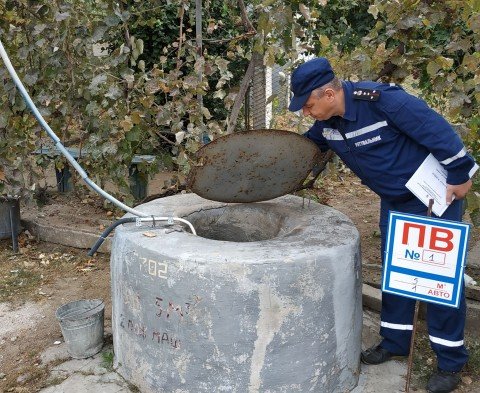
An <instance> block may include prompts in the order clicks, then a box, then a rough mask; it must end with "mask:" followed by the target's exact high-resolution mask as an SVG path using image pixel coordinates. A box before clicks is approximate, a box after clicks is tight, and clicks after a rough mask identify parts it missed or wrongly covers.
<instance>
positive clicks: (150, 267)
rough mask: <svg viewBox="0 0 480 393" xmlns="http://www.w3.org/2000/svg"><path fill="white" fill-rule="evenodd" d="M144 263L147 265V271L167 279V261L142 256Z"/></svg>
mask: <svg viewBox="0 0 480 393" xmlns="http://www.w3.org/2000/svg"><path fill="white" fill-rule="evenodd" d="M140 260H141V261H142V263H143V265H144V266H146V267H147V272H148V274H150V275H151V276H154V277H159V278H164V279H165V280H166V279H167V270H168V265H167V264H166V263H165V262H157V261H154V260H153V259H147V258H140Z"/></svg>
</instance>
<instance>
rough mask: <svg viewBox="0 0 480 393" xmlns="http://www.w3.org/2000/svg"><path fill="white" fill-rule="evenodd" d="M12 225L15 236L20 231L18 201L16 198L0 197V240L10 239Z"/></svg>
mask: <svg viewBox="0 0 480 393" xmlns="http://www.w3.org/2000/svg"><path fill="white" fill-rule="evenodd" d="M12 224H13V228H14V230H15V232H16V233H15V236H17V235H18V234H19V233H20V231H21V229H22V228H21V225H20V200H19V199H18V198H8V197H0V239H8V238H11V237H12V229H11V228H12Z"/></svg>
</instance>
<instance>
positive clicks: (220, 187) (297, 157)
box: [187, 130, 320, 202]
mask: <svg viewBox="0 0 480 393" xmlns="http://www.w3.org/2000/svg"><path fill="white" fill-rule="evenodd" d="M319 154H320V150H319V149H318V147H317V145H315V143H313V142H312V141H310V140H309V139H307V138H305V137H304V136H302V135H299V134H296V133H294V132H290V131H284V130H254V131H244V132H237V133H234V134H229V135H225V136H223V137H220V138H217V139H215V140H214V141H212V142H210V143H208V144H207V145H205V146H203V147H202V148H201V149H199V150H198V151H197V166H195V167H193V168H192V169H191V170H190V173H189V175H188V178H187V183H188V186H189V188H190V189H191V190H192V191H193V192H195V193H196V194H198V195H200V196H201V197H203V198H205V199H209V200H213V201H219V202H258V201H265V200H268V199H273V198H277V197H279V196H282V195H285V194H288V193H289V192H292V191H294V190H296V189H298V188H299V187H300V186H301V185H302V184H303V182H304V180H305V179H306V177H307V176H308V174H309V173H310V171H311V170H312V168H313V167H314V165H315V163H316V161H317V159H318V155H319Z"/></svg>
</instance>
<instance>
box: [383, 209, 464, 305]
mask: <svg viewBox="0 0 480 393" xmlns="http://www.w3.org/2000/svg"><path fill="white" fill-rule="evenodd" d="M469 231H470V226H469V225H468V224H464V223H461V222H455V221H448V220H442V219H439V218H431V217H425V216H417V215H413V214H405V213H397V212H390V214H389V220H388V233H387V243H386V246H385V265H384V269H383V283H382V291H384V292H388V293H393V294H396V295H401V296H406V297H410V298H413V299H417V300H423V301H425V302H430V303H438V304H443V305H446V306H451V307H457V308H458V307H459V303H460V291H461V285H462V282H463V271H464V265H465V261H466V254H467V243H468V234H469Z"/></svg>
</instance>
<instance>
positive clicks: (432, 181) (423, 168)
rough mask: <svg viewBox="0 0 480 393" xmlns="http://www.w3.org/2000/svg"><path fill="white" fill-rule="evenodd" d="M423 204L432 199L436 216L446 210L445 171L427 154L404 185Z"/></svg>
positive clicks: (426, 204)
mask: <svg viewBox="0 0 480 393" xmlns="http://www.w3.org/2000/svg"><path fill="white" fill-rule="evenodd" d="M405 186H406V187H407V188H408V189H409V190H410V191H411V192H412V193H413V194H414V195H415V196H416V197H417V198H418V199H420V200H421V201H422V202H423V203H424V204H425V206H428V202H429V200H430V199H433V207H432V211H433V213H435V214H436V215H437V216H438V217H441V216H442V214H443V213H444V212H445V210H447V207H448V205H447V202H446V198H447V171H446V170H445V169H444V168H443V166H442V165H441V164H440V163H439V162H438V160H437V159H436V158H435V157H434V156H433V155H432V154H429V155H428V157H427V158H425V161H423V162H422V164H421V165H420V166H419V167H418V169H417V170H416V172H415V173H414V174H413V176H412V177H411V178H410V180H408V182H407V184H406V185H405Z"/></svg>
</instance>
